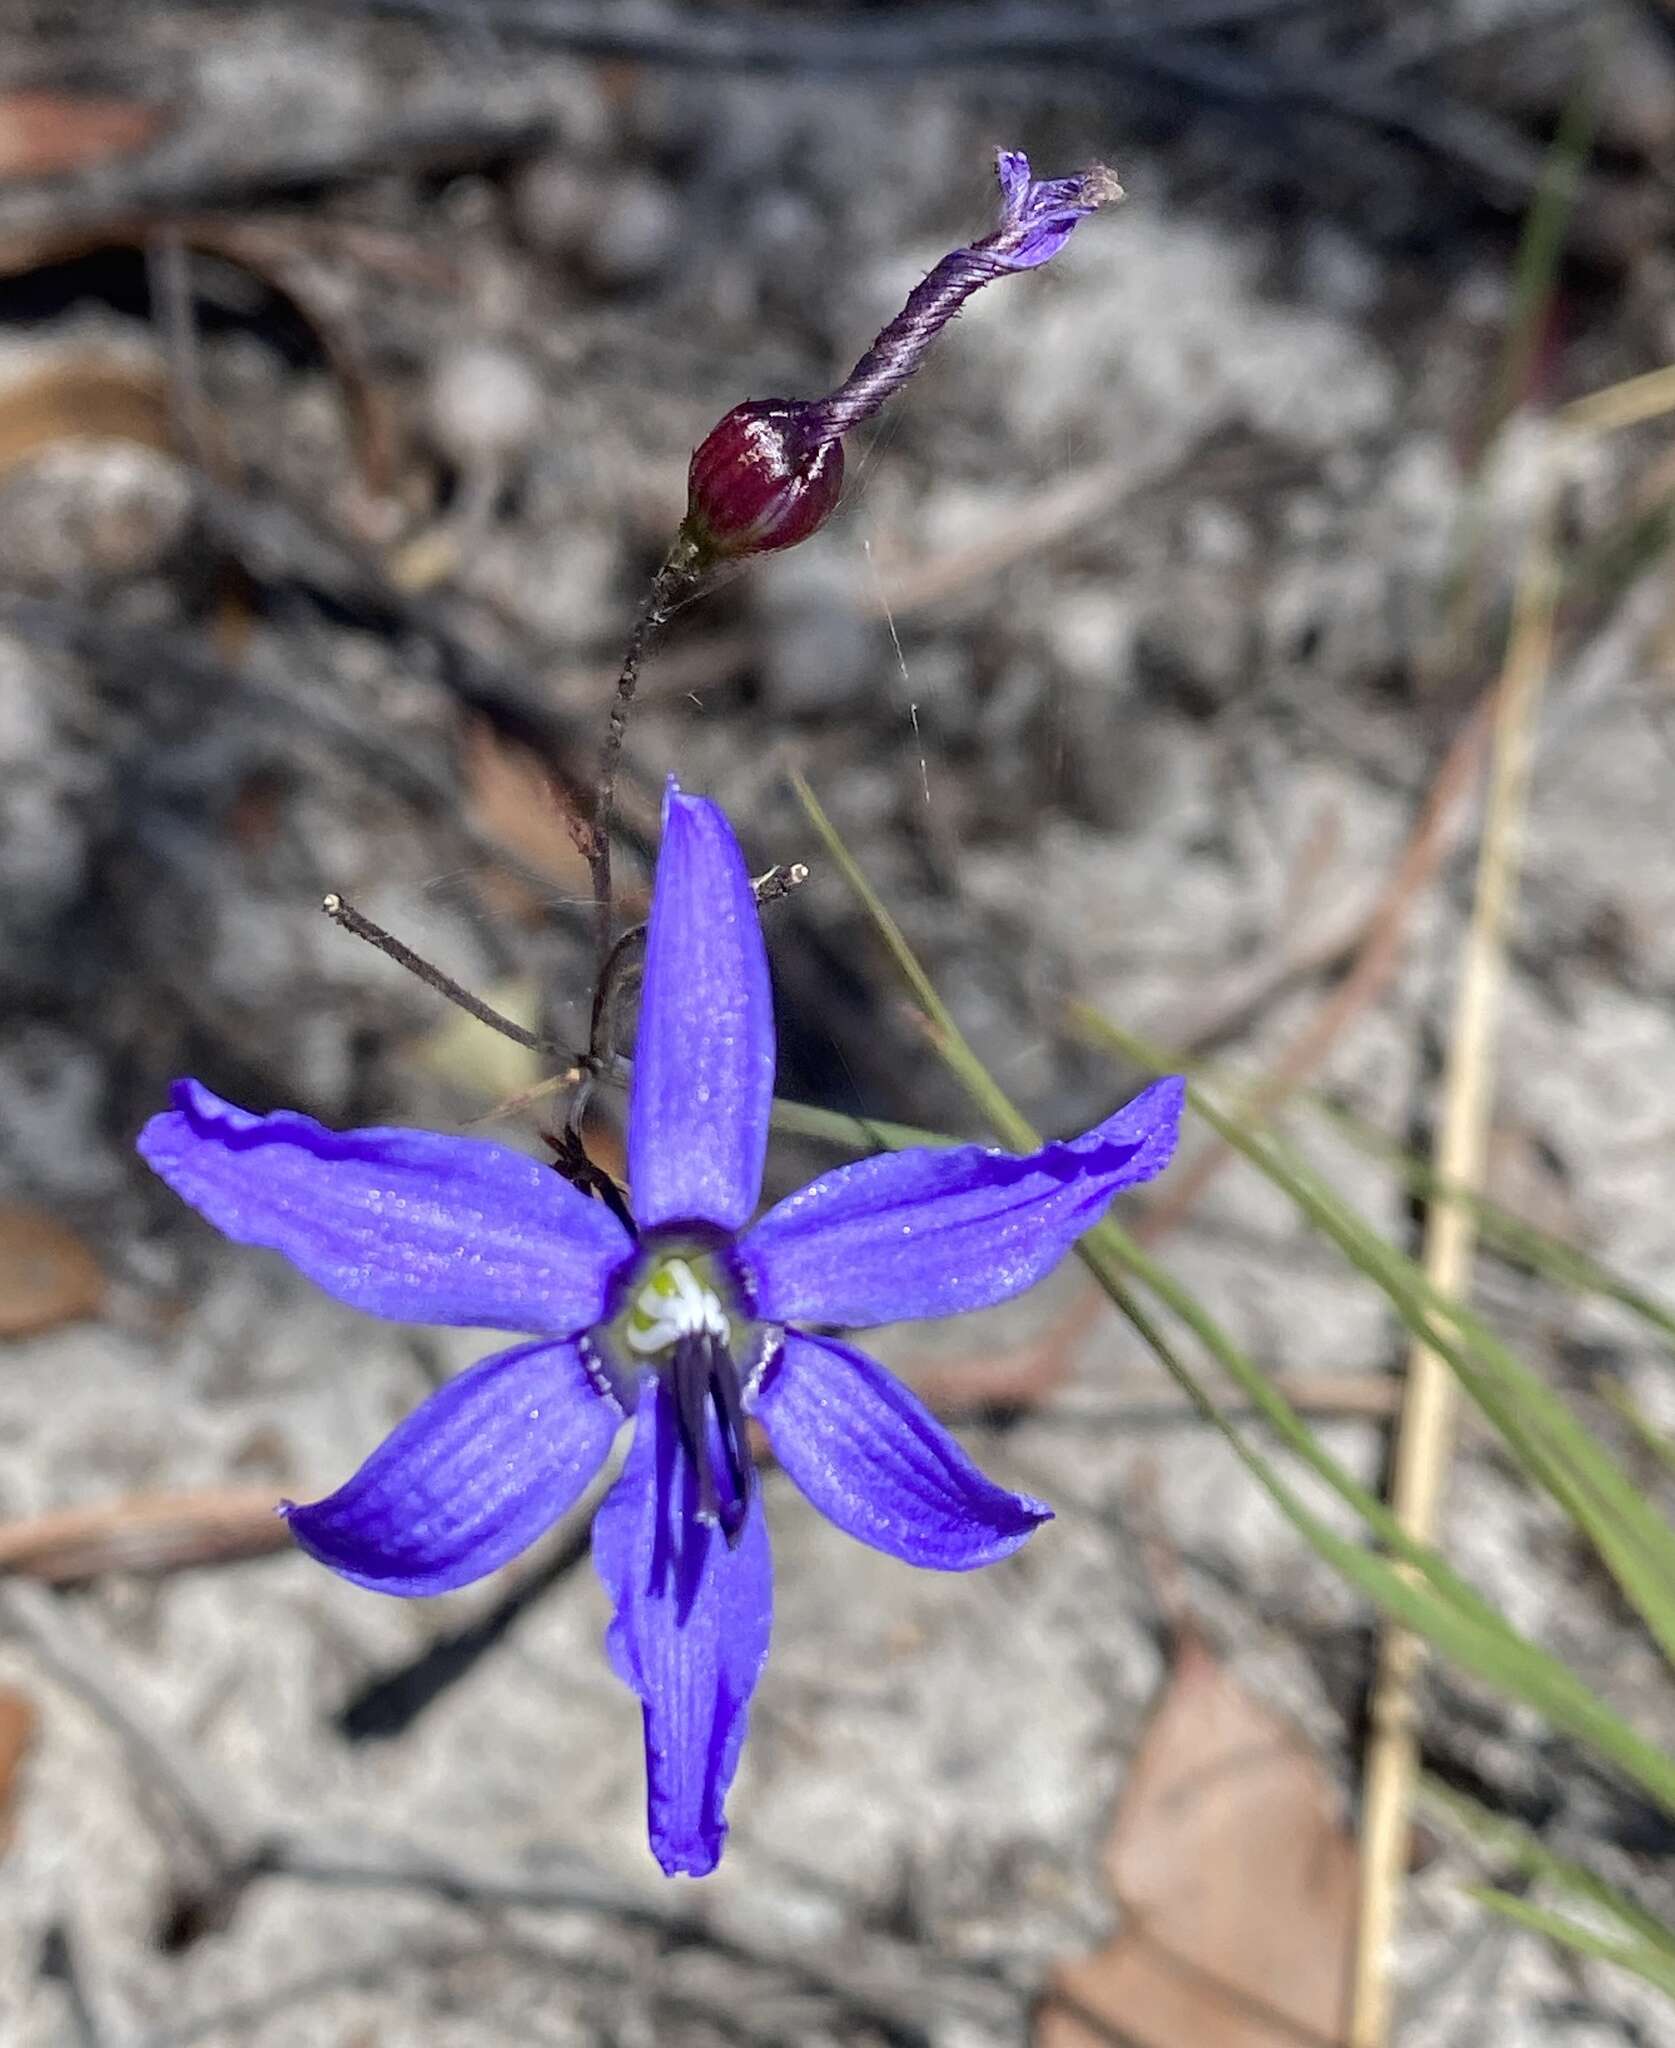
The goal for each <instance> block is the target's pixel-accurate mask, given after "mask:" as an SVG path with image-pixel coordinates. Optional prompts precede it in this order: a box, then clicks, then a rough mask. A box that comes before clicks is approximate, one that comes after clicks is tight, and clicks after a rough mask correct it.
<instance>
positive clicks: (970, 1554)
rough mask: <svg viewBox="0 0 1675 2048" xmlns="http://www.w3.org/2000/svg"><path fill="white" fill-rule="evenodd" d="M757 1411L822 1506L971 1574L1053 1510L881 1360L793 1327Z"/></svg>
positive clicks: (855, 1526)
mask: <svg viewBox="0 0 1675 2048" xmlns="http://www.w3.org/2000/svg"><path fill="white" fill-rule="evenodd" d="M755 1411H756V1414H757V1416H758V1417H759V1418H760V1420H761V1423H762V1426H763V1428H764V1429H765V1430H766V1431H767V1432H768V1440H769V1441H770V1442H771V1443H772V1445H773V1447H774V1455H775V1457H777V1458H778V1460H779V1462H780V1464H781V1465H783V1466H784V1468H785V1470H786V1471H787V1472H788V1473H789V1474H790V1475H791V1478H792V1479H793V1480H794V1481H795V1482H796V1484H797V1485H798V1486H799V1487H800V1488H801V1490H802V1491H803V1492H804V1493H805V1494H806V1495H807V1496H808V1498H809V1499H810V1500H811V1501H812V1502H813V1503H814V1505H815V1506H816V1507H817V1508H818V1509H819V1510H820V1512H821V1513H822V1514H823V1515H825V1516H826V1517H827V1519H828V1520H830V1521H833V1522H835V1523H836V1524H837V1526H838V1527H839V1528H840V1529H842V1530H844V1531H845V1532H846V1533H847V1534H848V1535H850V1536H854V1537H857V1538H858V1539H859V1540H860V1541H861V1542H862V1543H870V1544H871V1545H872V1547H873V1549H874V1550H885V1551H888V1552H889V1554H890V1555H891V1556H892V1557H899V1558H901V1559H902V1561H903V1562H904V1563H906V1564H917V1565H924V1566H926V1567H928V1568H929V1569H930V1570H932V1571H944V1572H965V1571H971V1570H972V1569H974V1567H976V1566H977V1565H983V1564H993V1563H994V1561H995V1559H996V1558H1000V1557H1006V1556H1008V1555H1009V1554H1010V1553H1011V1552H1012V1551H1014V1550H1016V1549H1017V1548H1018V1545H1019V1544H1020V1543H1022V1542H1023V1541H1024V1539H1025V1537H1027V1536H1028V1535H1029V1533H1030V1531H1031V1530H1032V1529H1034V1528H1036V1527H1038V1526H1039V1525H1040V1524H1041V1523H1042V1522H1047V1521H1051V1519H1052V1514H1053V1511H1052V1509H1051V1508H1049V1507H1047V1506H1046V1505H1045V1504H1044V1503H1043V1502H1041V1501H1038V1500H1031V1499H1030V1497H1029V1495H1028V1494H1023V1493H1008V1492H1007V1491H1006V1489H1005V1488H1004V1487H1002V1486H996V1485H995V1483H994V1481H993V1480H992V1479H987V1478H985V1477H984V1475H983V1474H982V1473H981V1472H979V1471H978V1469H977V1467H976V1466H975V1465H974V1464H973V1463H972V1462H971V1460H970V1459H969V1458H968V1457H967V1456H966V1454H965V1452H964V1451H962V1450H961V1449H960V1447H959V1445H958V1444H957V1443H956V1442H955V1441H954V1439H953V1438H952V1437H951V1436H950V1435H949V1434H948V1432H947V1430H945V1429H944V1428H943V1426H942V1424H941V1423H940V1422H938V1421H937V1419H936V1417H935V1416H934V1415H932V1414H931V1413H930V1411H929V1410H928V1409H927V1408H926V1407H925V1406H924V1404H923V1402H921V1401H920V1400H919V1399H918V1397H917V1396H916V1395H914V1394H911V1393H909V1392H908V1390H907V1388H906V1387H904V1386H903V1385H902V1384H901V1382H900V1381H899V1380H897V1379H893V1378H892V1377H891V1375H890V1374H889V1373H887V1372H886V1371H885V1370H884V1368H883V1367H882V1366H881V1365H879V1364H878V1363H877V1362H876V1361H875V1360H873V1359H870V1358H868V1357H867V1356H866V1355H865V1354H864V1353H863V1352H859V1351H851V1350H850V1349H849V1347H848V1346H847V1345H844V1344H835V1343H833V1342H832V1341H831V1340H830V1339H829V1338H825V1337H810V1336H806V1335H805V1334H804V1333H803V1332H801V1331H799V1330H787V1331H786V1333H785V1349H784V1352H783V1354H782V1356H781V1357H780V1359H779V1360H778V1362H777V1363H776V1364H775V1365H773V1366H772V1367H770V1369H769V1372H768V1376H767V1378H766V1380H765V1381H764V1382H763V1386H762V1391H761V1392H760V1394H758V1395H757V1397H756V1402H755Z"/></svg>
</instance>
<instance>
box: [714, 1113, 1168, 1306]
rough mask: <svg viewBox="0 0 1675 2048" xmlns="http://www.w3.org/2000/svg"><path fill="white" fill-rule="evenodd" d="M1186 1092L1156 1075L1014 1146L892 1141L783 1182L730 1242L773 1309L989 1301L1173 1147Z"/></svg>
mask: <svg viewBox="0 0 1675 2048" xmlns="http://www.w3.org/2000/svg"><path fill="white" fill-rule="evenodd" d="M1184 1099H1185V1088H1184V1085H1183V1084H1182V1083H1181V1082H1180V1081H1178V1080H1175V1079H1170V1080H1166V1081H1157V1082H1154V1083H1153V1084H1152V1086H1151V1087H1150V1088H1147V1089H1146V1090H1144V1091H1143V1092H1142V1093H1141V1094H1139V1095H1137V1096H1136V1097H1135V1098H1134V1100H1133V1101H1132V1102H1130V1103H1128V1104H1127V1105H1126V1106H1125V1107H1124V1108H1122V1109H1119V1110H1118V1111H1117V1113H1116V1115H1115V1116H1111V1117H1107V1118H1106V1120H1105V1122H1104V1123H1102V1124H1099V1125H1097V1126H1096V1127H1095V1128H1094V1129H1093V1130H1091V1131H1088V1132H1085V1133H1084V1134H1083V1135H1082V1136H1081V1137H1079V1138H1069V1139H1065V1140H1063V1141H1061V1142H1059V1143H1057V1144H1052V1145H1044V1146H1043V1147H1042V1148H1041V1150H1040V1151H1039V1152H1032V1153H1030V1154H1028V1155H1027V1156H1025V1157H1021V1158H1020V1157H1019V1156H1017V1155H1016V1154H1014V1153H1011V1152H999V1151H992V1150H989V1149H987V1148H985V1147H983V1146H979V1145H961V1146H959V1147H956V1148H954V1149H951V1150H949V1151H946V1152H932V1151H918V1152H888V1153H881V1154H880V1155H879V1156H878V1157H877V1158H874V1159H860V1160H857V1161H856V1162H855V1163H854V1164H853V1165H852V1166H840V1167H838V1168H837V1170H836V1171H835V1172H833V1173H828V1174H823V1175H822V1176H821V1177H820V1178H819V1179H818V1180H813V1181H810V1182H809V1184H808V1186H807V1187H805V1188H803V1189H802V1190H800V1192H798V1193H797V1194H794V1195H790V1196H788V1197H787V1198H786V1200H785V1201H783V1202H781V1203H780V1204H779V1205H778V1206H777V1207H776V1208H773V1209H770V1210H769V1211H768V1213H767V1215H766V1216H764V1217H763V1218H762V1220H761V1221H760V1222H759V1223H758V1224H757V1225H756V1226H755V1228H754V1229H753V1230H751V1231H750V1232H749V1233H748V1234H747V1235H746V1237H745V1238H744V1240H743V1241H742V1243H741V1244H740V1245H739V1247H738V1250H737V1259H738V1263H739V1267H740V1270H741V1272H742V1275H743V1277H744V1280H745V1284H746V1286H747V1287H748V1288H749V1290H750V1293H751V1296H752V1298H753V1303H754V1307H755V1309H756V1312H757V1313H758V1314H759V1315H760V1316H762V1317H763V1318H764V1319H765V1320H767V1321H769V1322H775V1323H842V1324H846V1325H848V1326H850V1327H851V1328H859V1327H862V1326H864V1325H867V1324H870V1323H895V1322H905V1321H908V1320H909V1319H911V1318H914V1317H919V1316H946V1315H955V1314H957V1313H959V1312H961V1311H963V1310H965V1309H973V1308H987V1307H988V1306H989V1305H990V1304H991V1303H993V1302H997V1301H1005V1300H1006V1299H1007V1298H1008V1297H1009V1296H1010V1295H1014V1294H1019V1293H1022V1291H1023V1290H1024V1288H1026V1287H1029V1286H1031V1285H1033V1284H1034V1282H1035V1281H1037V1280H1039V1279H1040V1278H1041V1277H1042V1275H1043V1274H1044V1273H1047V1272H1049V1271H1050V1270H1051V1269H1052V1267H1054V1266H1055V1265H1057V1264H1058V1262H1059V1260H1060V1259H1061V1258H1062V1257H1063V1256H1064V1254H1065V1253H1066V1252H1067V1251H1069V1249H1070V1247H1071V1246H1072V1245H1073V1244H1074V1243H1075V1242H1076V1240H1077V1238H1078V1237H1080V1236H1081V1235H1082V1233H1083V1232H1084V1231H1085V1230H1087V1229H1088V1228H1089V1227H1090V1226H1091V1225H1092V1224H1094V1223H1096V1222H1097V1221H1098V1220H1099V1218H1100V1216H1101V1215H1102V1214H1103V1213H1104V1210H1105V1208H1106V1205H1107V1204H1108V1203H1109V1202H1110V1200H1111V1197H1112V1196H1113V1195H1115V1194H1116V1193H1117V1192H1118V1190H1119V1189H1122V1188H1126V1187H1132V1186H1133V1185H1134V1183H1135V1182H1136V1181H1142V1180H1150V1179H1151V1178H1152V1176H1153V1175H1154V1174H1157V1173H1161V1172H1162V1171H1163V1169H1164V1167H1165V1166H1167V1165H1168V1163H1169V1159H1170V1155H1171V1154H1172V1153H1173V1152H1174V1149H1175V1140H1176V1137H1177V1135H1178V1131H1179V1125H1180V1115H1181V1104H1182V1102H1183V1100H1184Z"/></svg>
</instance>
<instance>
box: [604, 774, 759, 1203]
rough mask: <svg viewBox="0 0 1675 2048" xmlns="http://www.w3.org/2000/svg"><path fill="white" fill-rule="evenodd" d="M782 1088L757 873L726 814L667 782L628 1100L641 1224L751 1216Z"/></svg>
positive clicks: (633, 1190) (634, 1195)
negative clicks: (753, 875)
mask: <svg viewBox="0 0 1675 2048" xmlns="http://www.w3.org/2000/svg"><path fill="white" fill-rule="evenodd" d="M773 1092H774V1017H773V989H772V987H771V985H770V983H769V980H768V956H767V952H766V949H765V948H764V947H763V944H762V927H761V923H760V921H759V919H758V917H757V914H756V899H755V897H754V895H753V894H752V892H751V887H750V874H749V870H748V869H747V868H746V867H745V864H744V855H743V854H742V853H741V852H740V851H739V843H738V841H737V840H736V839H735V838H734V837H733V829H732V827H731V826H730V825H729V824H728V822H727V820H726V818H725V817H723V815H722V814H721V811H720V810H719V809H718V808H717V806H716V805H714V804H713V803H711V802H709V801H708V800H707V799H706V798H704V797H693V796H684V795H682V793H681V791H680V789H679V787H678V786H677V785H676V783H675V782H674V780H673V778H672V777H671V779H670V782H669V788H668V794H667V796H666V797H665V799H664V803H663V844H662V847H661V850H660V851H659V853H658V857H657V879H656V882H655V884H654V886H653V889H652V897H651V924H650V928H649V930H648V931H647V933H646V965H645V982H644V988H643V992H642V994H641V997H640V1025H639V1034H638V1037H637V1039H636V1041H635V1048H634V1078H633V1083H632V1086H631V1088H630V1091H629V1098H628V1178H629V1185H630V1197H631V1199H632V1201H633V1205H634V1215H635V1218H636V1220H637V1221H638V1222H639V1223H640V1225H641V1226H642V1228H647V1229H650V1228H653V1227H655V1226H656V1225H658V1224H662V1223H691V1222H705V1223H714V1224H719V1225H720V1226H721V1227H722V1228H723V1229H726V1230H736V1229H737V1228H738V1227H739V1225H740V1224H741V1223H743V1222H745V1221H746V1219H747V1218H748V1217H749V1215H750V1213H751V1211H752V1210H753V1209H754V1208H755V1206H756V1198H757V1196H758V1195H759V1194H760V1192H761V1187H762V1162H763V1160H764V1159H765V1158H766V1156H767V1149H768V1111H769V1109H770V1107H771V1105H772V1102H773Z"/></svg>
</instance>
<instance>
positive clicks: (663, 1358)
mask: <svg viewBox="0 0 1675 2048" xmlns="http://www.w3.org/2000/svg"><path fill="white" fill-rule="evenodd" d="M724 1289H725V1281H724V1278H723V1275H722V1274H721V1272H719V1271H718V1270H717V1266H716V1263H715V1261H714V1260H713V1259H712V1258H711V1257H709V1256H708V1254H707V1253H705V1252H702V1251H692V1250H681V1251H661V1252H655V1253H653V1254H652V1256H651V1257H650V1258H649V1259H648V1260H647V1261H646V1263H645V1264H644V1265H643V1266H642V1267H641V1269H640V1271H639V1272H638V1273H637V1274H636V1276H635V1279H634V1283H633V1286H632V1288H631V1289H630V1291H629V1294H628V1298H627V1305H626V1306H625V1307H624V1308H623V1309H621V1310H620V1311H619V1312H618V1314H617V1316H616V1318H615V1320H614V1321H613V1322H612V1323H611V1324H610V1325H608V1326H607V1328H606V1329H605V1330H603V1331H599V1332H596V1333H595V1335H596V1336H603V1337H605V1338H606V1340H607V1348H608V1350H609V1351H614V1352H615V1354H616V1356H617V1358H618V1360H619V1361H620V1362H625V1363H626V1364H627V1365H628V1366H630V1367H631V1368H643V1367H646V1366H649V1367H651V1369H652V1370H653V1371H654V1372H656V1373H658V1374H659V1375H660V1376H661V1377H662V1378H663V1379H664V1380H665V1381H666V1382H667V1384H668V1388H669V1391H670V1393H671V1394H672V1395H673V1396H674V1405H675V1417H676V1422H677V1425H678V1427H679V1430H680V1440H681V1447H682V1449H683V1450H684V1451H685V1453H686V1457H687V1461H688V1463H689V1465H690V1467H691V1470H692V1473H693V1476H694V1479H695V1481H696V1486H697V1498H696V1502H695V1504H694V1508H693V1512H694V1514H695V1515H696V1517H697V1519H698V1520H699V1521H700V1522H708V1523H710V1524H712V1525H713V1526H715V1527H718V1528H719V1529H720V1530H721V1532H722V1534H723V1535H724V1536H725V1537H726V1539H727V1543H728V1546H729V1548H731V1547H732V1546H733V1545H734V1544H736V1543H737V1542H738V1540H739V1536H740V1534H741V1532H742V1531H743V1529H744V1523H745V1516H746V1514H747V1512H748V1511H749V1507H750V1495H751V1490H752V1488H753V1487H754V1485H755V1481H756V1474H755V1467H754V1466H753V1464H752V1463H751V1457H750V1442H749V1438H748V1436H747V1434H746V1430H745V1416H744V1393H745V1378H744V1377H741V1374H740V1368H739V1362H738V1361H739V1357H740V1355H741V1354H742V1355H743V1358H744V1361H745V1372H746V1374H749V1373H752V1372H753V1371H754V1370H755V1367H756V1365H757V1364H758V1363H760V1357H759V1356H758V1354H760V1355H765V1340H764V1336H763V1333H762V1332H760V1331H759V1330H758V1329H757V1328H756V1326H755V1325H754V1324H752V1323H750V1322H749V1321H747V1320H746V1319H745V1318H744V1317H742V1316H740V1315H739V1314H738V1313H737V1304H736V1303H733V1302H731V1300H730V1296H729V1295H727V1294H726V1293H725V1292H724ZM730 1306H731V1307H732V1309H733V1313H732V1314H729V1312H728V1310H729V1307H730Z"/></svg>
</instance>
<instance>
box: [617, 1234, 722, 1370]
mask: <svg viewBox="0 0 1675 2048" xmlns="http://www.w3.org/2000/svg"><path fill="white" fill-rule="evenodd" d="M620 1327H621V1330H622V1342H623V1345H624V1348H625V1349H626V1350H627V1351H629V1352H630V1353H631V1354H632V1355H633V1356H634V1357H636V1358H643V1359H646V1360H647V1361H656V1360H658V1359H661V1358H663V1357H665V1356H666V1355H667V1354H668V1353H670V1352H672V1351H673V1350H674V1348H675V1346H676V1345H677V1344H678V1343H679V1342H680V1341H681V1339H682V1338H683V1337H710V1338H714V1339H716V1340H717V1341H718V1342H719V1343H720V1344H722V1345H723V1346H725V1347H726V1349H727V1350H729V1351H731V1350H732V1348H733V1338H734V1326H733V1323H732V1321H731V1320H730V1318H729V1317H728V1315H727V1312H726V1310H725V1309H724V1308H723V1307H722V1305H721V1293H720V1289H719V1287H718V1285H717V1283H716V1276H715V1274H714V1270H713V1267H712V1266H711V1262H710V1261H709V1260H708V1259H705V1258H701V1257H696V1258H688V1257H685V1256H682V1255H681V1254H679V1253H673V1252H667V1253H663V1254H661V1255H660V1256H658V1257H656V1258H654V1259H653V1260H652V1263H651V1266H650V1269H649V1270H648V1271H647V1272H646V1274H645V1275H644V1276H643V1277H642V1278H641V1280H640V1281H639V1284H638V1285H637V1286H636V1288H635V1290H634V1294H633V1298H632V1299H631V1301H630V1302H629V1305H628V1310H627V1313H626V1314H625V1315H624V1316H623V1319H622V1323H621V1326H620ZM741 1334H742V1333H741Z"/></svg>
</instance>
